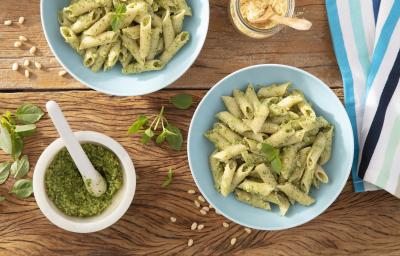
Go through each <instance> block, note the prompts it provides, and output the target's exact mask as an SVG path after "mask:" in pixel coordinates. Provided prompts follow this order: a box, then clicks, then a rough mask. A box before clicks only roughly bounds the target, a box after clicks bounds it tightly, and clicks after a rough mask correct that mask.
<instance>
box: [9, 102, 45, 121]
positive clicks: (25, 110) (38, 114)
mask: <svg viewBox="0 0 400 256" xmlns="http://www.w3.org/2000/svg"><path fill="white" fill-rule="evenodd" d="M43 115H44V112H43V110H42V109H41V108H39V107H38V106H35V105H33V104H24V105H22V106H21V107H19V108H18V109H17V112H16V113H15V116H16V117H17V120H18V121H19V122H20V123H21V124H34V123H36V122H37V121H39V120H40V118H42V116H43Z"/></svg>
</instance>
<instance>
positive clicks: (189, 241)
mask: <svg viewBox="0 0 400 256" xmlns="http://www.w3.org/2000/svg"><path fill="white" fill-rule="evenodd" d="M192 245H193V239H189V240H188V246H189V247H190V246H192Z"/></svg>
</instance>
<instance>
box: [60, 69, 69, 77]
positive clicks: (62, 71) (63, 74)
mask: <svg viewBox="0 0 400 256" xmlns="http://www.w3.org/2000/svg"><path fill="white" fill-rule="evenodd" d="M66 74H67V71H65V70H61V71H60V72H58V75H59V76H65V75H66Z"/></svg>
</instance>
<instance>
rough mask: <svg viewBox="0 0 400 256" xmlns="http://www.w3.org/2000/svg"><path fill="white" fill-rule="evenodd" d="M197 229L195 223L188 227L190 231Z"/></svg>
mask: <svg viewBox="0 0 400 256" xmlns="http://www.w3.org/2000/svg"><path fill="white" fill-rule="evenodd" d="M196 228H197V222H193V223H192V226H190V229H191V230H195V229H196Z"/></svg>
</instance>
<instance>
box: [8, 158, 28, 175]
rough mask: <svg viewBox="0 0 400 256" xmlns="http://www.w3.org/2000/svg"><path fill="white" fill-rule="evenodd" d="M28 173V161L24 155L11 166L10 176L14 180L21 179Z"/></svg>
mask: <svg viewBox="0 0 400 256" xmlns="http://www.w3.org/2000/svg"><path fill="white" fill-rule="evenodd" d="M28 172H29V160H28V156H27V155H24V156H23V157H21V159H17V160H16V161H15V162H14V163H13V164H12V165H11V175H12V176H13V177H14V178H16V179H17V178H22V177H24V176H25V175H26V174H27V173H28Z"/></svg>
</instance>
